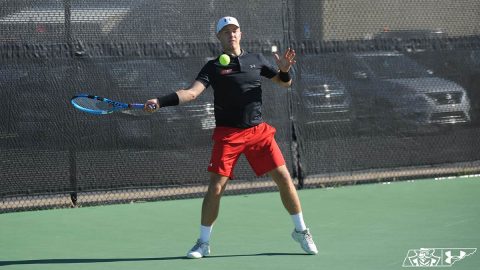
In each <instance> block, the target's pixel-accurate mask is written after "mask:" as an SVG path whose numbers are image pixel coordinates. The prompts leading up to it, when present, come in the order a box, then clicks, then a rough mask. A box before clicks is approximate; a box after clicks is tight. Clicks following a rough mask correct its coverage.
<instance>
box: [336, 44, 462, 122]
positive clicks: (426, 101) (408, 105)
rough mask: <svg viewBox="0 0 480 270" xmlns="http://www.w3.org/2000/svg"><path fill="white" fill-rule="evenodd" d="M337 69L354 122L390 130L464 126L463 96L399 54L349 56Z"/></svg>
mask: <svg viewBox="0 0 480 270" xmlns="http://www.w3.org/2000/svg"><path fill="white" fill-rule="evenodd" d="M339 66H340V68H341V71H339V73H338V74H340V77H341V78H340V79H341V80H342V81H343V82H344V83H345V84H346V86H347V88H349V89H351V91H352V96H353V97H352V98H353V100H354V102H353V104H354V106H355V108H356V119H357V121H360V122H361V120H367V122H368V121H370V123H374V124H375V125H378V126H379V127H382V126H383V127H388V126H391V125H395V126H392V127H393V128H394V129H395V130H397V129H398V128H402V127H406V128H412V127H413V128H415V129H418V128H420V127H427V128H428V126H432V125H452V124H458V123H467V122H470V100H469V98H468V96H467V92H466V90H465V89H464V88H463V87H461V86H460V85H458V84H457V83H455V82H453V81H449V80H447V79H443V78H440V77H437V76H436V75H435V74H434V73H433V72H432V71H431V70H428V69H426V68H425V67H423V66H421V65H420V64H418V63H416V62H415V61H413V60H412V59H410V58H409V57H407V56H406V55H404V54H401V53H396V52H373V53H357V54H350V55H348V56H347V57H345V58H344V59H343V61H341V62H339V63H337V67H339ZM372 120H373V121H372ZM392 123H393V124H392Z"/></svg>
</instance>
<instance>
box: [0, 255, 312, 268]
mask: <svg viewBox="0 0 480 270" xmlns="http://www.w3.org/2000/svg"><path fill="white" fill-rule="evenodd" d="M293 255H306V254H304V253H256V254H232V255H217V256H207V257H205V258H204V259H215V258H229V257H256V256H293ZM174 260H190V259H188V258H186V257H185V256H178V257H157V258H112V259H38V260H16V261H0V266H6V265H35V264H77V263H110V262H142V261H174Z"/></svg>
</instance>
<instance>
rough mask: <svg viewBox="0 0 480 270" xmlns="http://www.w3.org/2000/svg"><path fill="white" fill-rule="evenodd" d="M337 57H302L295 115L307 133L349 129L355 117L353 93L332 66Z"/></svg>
mask: <svg viewBox="0 0 480 270" xmlns="http://www.w3.org/2000/svg"><path fill="white" fill-rule="evenodd" d="M334 59H335V57H334V56H333V55H322V56H303V57H302V56H300V57H299V63H298V66H299V67H300V69H299V71H298V72H297V80H296V81H295V91H293V100H294V108H295V110H294V111H293V113H294V115H293V117H294V119H295V121H296V123H297V124H298V125H299V127H300V129H308V131H306V132H307V133H315V134H317V135H318V134H319V133H324V131H326V130H330V131H332V130H336V132H335V133H339V132H340V131H342V132H343V131H348V130H349V128H350V125H351V123H352V121H353V119H354V114H353V107H352V99H351V93H350V92H349V90H348V89H347V88H346V87H345V85H344V83H343V82H341V81H340V80H339V79H338V78H337V76H336V74H334V72H333V70H331V69H330V67H331V65H332V63H333V60H334Z"/></svg>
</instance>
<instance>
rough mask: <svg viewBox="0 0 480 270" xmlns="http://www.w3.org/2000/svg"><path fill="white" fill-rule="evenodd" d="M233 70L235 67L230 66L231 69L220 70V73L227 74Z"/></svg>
mask: <svg viewBox="0 0 480 270" xmlns="http://www.w3.org/2000/svg"><path fill="white" fill-rule="evenodd" d="M232 72H233V69H231V68H229V69H222V70H220V74H221V75H227V74H230V73H232Z"/></svg>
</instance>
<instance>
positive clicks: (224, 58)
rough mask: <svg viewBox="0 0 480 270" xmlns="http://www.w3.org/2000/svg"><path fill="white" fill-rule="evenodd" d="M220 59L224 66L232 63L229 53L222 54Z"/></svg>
mask: <svg viewBox="0 0 480 270" xmlns="http://www.w3.org/2000/svg"><path fill="white" fill-rule="evenodd" d="M218 61H219V62H220V64H221V65H222V66H226V65H228V64H230V56H228V54H222V55H220V58H219V59H218Z"/></svg>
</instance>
